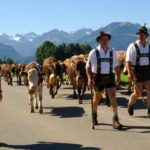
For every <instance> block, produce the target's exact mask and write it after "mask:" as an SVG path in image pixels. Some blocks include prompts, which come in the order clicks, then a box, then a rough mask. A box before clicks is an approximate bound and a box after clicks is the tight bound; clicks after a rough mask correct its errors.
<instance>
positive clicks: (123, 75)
mask: <svg viewBox="0 0 150 150" xmlns="http://www.w3.org/2000/svg"><path fill="white" fill-rule="evenodd" d="M128 82H129V80H128V77H127V75H125V74H123V73H122V74H121V84H128Z"/></svg>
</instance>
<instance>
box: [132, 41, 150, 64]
mask: <svg viewBox="0 0 150 150" xmlns="http://www.w3.org/2000/svg"><path fill="white" fill-rule="evenodd" d="M134 46H135V49H136V54H137V57H136V66H140V58H141V57H148V58H149V65H150V45H149V53H142V54H141V53H140V48H139V47H138V45H137V43H134Z"/></svg>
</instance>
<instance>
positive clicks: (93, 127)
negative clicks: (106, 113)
mask: <svg viewBox="0 0 150 150" xmlns="http://www.w3.org/2000/svg"><path fill="white" fill-rule="evenodd" d="M91 110H92V129H95V126H94V117H93V86H91Z"/></svg>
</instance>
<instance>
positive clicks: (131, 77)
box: [128, 73, 133, 81]
mask: <svg viewBox="0 0 150 150" xmlns="http://www.w3.org/2000/svg"><path fill="white" fill-rule="evenodd" d="M128 79H129V81H132V80H133V74H132V73H128Z"/></svg>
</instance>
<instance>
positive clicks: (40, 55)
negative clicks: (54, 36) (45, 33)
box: [36, 41, 56, 64]
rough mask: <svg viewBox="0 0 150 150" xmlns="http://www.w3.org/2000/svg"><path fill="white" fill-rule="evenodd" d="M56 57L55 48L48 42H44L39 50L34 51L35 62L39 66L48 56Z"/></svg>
mask: <svg viewBox="0 0 150 150" xmlns="http://www.w3.org/2000/svg"><path fill="white" fill-rule="evenodd" d="M55 55H56V46H55V45H54V44H53V43H51V42H49V41H45V42H44V43H43V44H42V45H41V46H40V47H39V48H37V50H36V61H37V62H38V63H39V64H42V63H43V60H44V59H45V58H47V57H49V56H53V57H55Z"/></svg>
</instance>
